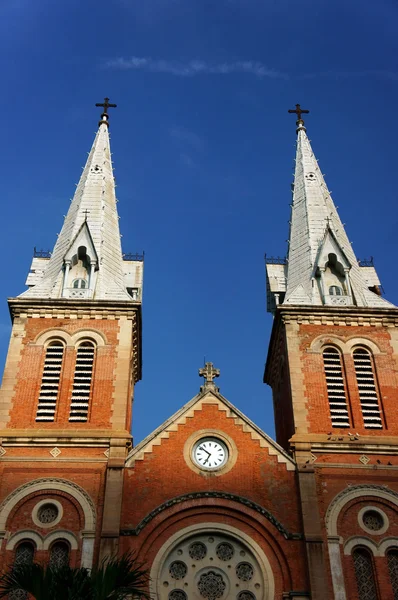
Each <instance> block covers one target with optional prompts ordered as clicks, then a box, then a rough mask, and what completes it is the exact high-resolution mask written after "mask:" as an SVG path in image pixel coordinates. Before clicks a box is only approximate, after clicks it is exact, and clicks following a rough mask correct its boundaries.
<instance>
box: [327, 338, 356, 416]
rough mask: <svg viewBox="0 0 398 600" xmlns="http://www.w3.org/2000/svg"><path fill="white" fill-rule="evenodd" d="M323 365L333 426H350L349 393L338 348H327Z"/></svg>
mask: <svg viewBox="0 0 398 600" xmlns="http://www.w3.org/2000/svg"><path fill="white" fill-rule="evenodd" d="M323 365H324V368H325V376H326V385H327V388H328V399H329V406H330V416H331V419H332V426H333V427H349V425H350V417H349V414H348V409H347V395H346V389H345V384H344V377H343V368H342V364H341V356H340V352H338V350H336V348H326V349H325V350H324V351H323Z"/></svg>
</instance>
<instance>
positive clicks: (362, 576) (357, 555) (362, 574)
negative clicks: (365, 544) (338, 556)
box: [352, 548, 378, 600]
mask: <svg viewBox="0 0 398 600" xmlns="http://www.w3.org/2000/svg"><path fill="white" fill-rule="evenodd" d="M352 558H353V560H354V570H355V579H356V582H357V588H358V598H360V599H361V600H378V594H377V588H376V582H375V577H374V570H373V559H372V556H371V554H370V552H369V551H368V550H366V549H365V548H355V550H354V551H353V553H352Z"/></svg>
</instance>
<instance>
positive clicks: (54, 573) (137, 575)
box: [0, 552, 150, 600]
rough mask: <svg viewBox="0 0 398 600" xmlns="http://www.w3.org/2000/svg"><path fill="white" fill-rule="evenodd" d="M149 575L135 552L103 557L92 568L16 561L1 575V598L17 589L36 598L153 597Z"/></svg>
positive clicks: (147, 599)
mask: <svg viewBox="0 0 398 600" xmlns="http://www.w3.org/2000/svg"><path fill="white" fill-rule="evenodd" d="M148 583H149V576H148V572H147V570H146V569H145V568H144V566H143V565H142V564H140V563H138V562H137V559H136V556H135V554H134V553H132V552H129V553H127V554H124V555H123V556H122V557H120V558H117V557H113V558H111V559H109V560H104V561H103V562H102V564H101V566H100V567H97V568H95V569H93V570H92V571H91V573H90V572H89V571H88V569H84V568H80V569H79V568H76V569H73V568H71V567H68V566H65V567H60V568H55V567H51V566H46V567H45V566H43V565H40V564H37V563H33V564H31V565H14V566H13V567H11V568H10V569H9V570H8V571H6V572H5V573H3V575H2V576H1V577H0V599H1V598H5V597H7V596H8V594H10V593H11V592H13V591H15V590H23V591H25V592H27V593H29V594H30V595H31V596H32V597H33V598H34V599H35V600H125V599H127V598H131V597H134V598H137V599H140V600H150V595H149V594H148V592H147V591H146V590H147V588H148Z"/></svg>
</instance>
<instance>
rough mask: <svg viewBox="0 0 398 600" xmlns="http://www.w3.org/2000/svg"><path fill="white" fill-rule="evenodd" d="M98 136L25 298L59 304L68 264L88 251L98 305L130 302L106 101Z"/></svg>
mask: <svg viewBox="0 0 398 600" xmlns="http://www.w3.org/2000/svg"><path fill="white" fill-rule="evenodd" d="M97 106H103V107H104V112H103V113H102V115H101V120H100V122H99V126H98V131H97V134H96V136H95V139H94V143H93V145H92V148H91V151H90V153H89V156H88V159H87V162H86V165H85V167H84V170H83V173H82V175H81V177H80V181H79V183H78V185H77V188H76V191H75V194H74V196H73V199H72V201H71V204H70V207H69V210H68V213H67V215H66V217H65V221H64V224H63V227H62V230H61V233H60V234H59V236H58V239H57V241H56V244H55V246H54V249H53V252H52V253H51V258H50V259H49V261H48V264H47V265H46V269H45V272H44V275H43V277H42V279H41V281H40V282H39V283H37V285H35V286H34V287H32V288H30V289H28V290H27V291H26V292H24V293H23V294H21V296H23V297H26V298H29V297H31V298H59V297H61V296H62V288H63V277H64V269H65V264H66V263H67V262H68V261H69V260H70V259H71V257H72V255H74V254H76V251H77V248H78V247H79V246H85V247H86V248H87V253H88V254H89V255H90V260H91V265H92V267H93V274H92V277H93V278H94V280H95V283H94V284H93V289H92V294H91V297H92V298H93V299H94V300H131V297H130V295H129V294H128V293H127V290H126V285H125V281H124V269H123V257H122V249H121V242H120V231H119V217H118V213H117V208H116V202H117V200H116V195H115V182H114V176H113V170H112V160H111V150H110V144H109V131H108V127H109V123H108V112H107V109H108V108H109V107H110V106H116V105H110V104H109V99H108V98H106V99H105V103H104V104H100V105H98V104H97Z"/></svg>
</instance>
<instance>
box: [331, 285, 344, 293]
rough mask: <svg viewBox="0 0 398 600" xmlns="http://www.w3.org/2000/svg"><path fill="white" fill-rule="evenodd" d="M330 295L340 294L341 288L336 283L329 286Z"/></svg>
mask: <svg viewBox="0 0 398 600" xmlns="http://www.w3.org/2000/svg"><path fill="white" fill-rule="evenodd" d="M329 294H330V296H342V295H343V290H342V289H341V287H339V286H338V285H331V286H330V288H329Z"/></svg>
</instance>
